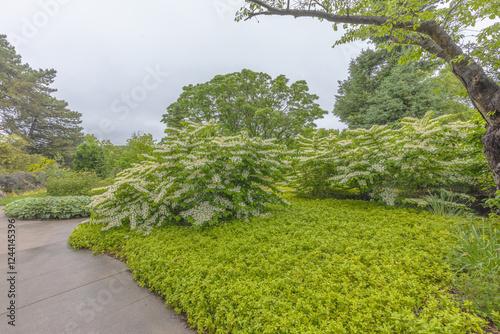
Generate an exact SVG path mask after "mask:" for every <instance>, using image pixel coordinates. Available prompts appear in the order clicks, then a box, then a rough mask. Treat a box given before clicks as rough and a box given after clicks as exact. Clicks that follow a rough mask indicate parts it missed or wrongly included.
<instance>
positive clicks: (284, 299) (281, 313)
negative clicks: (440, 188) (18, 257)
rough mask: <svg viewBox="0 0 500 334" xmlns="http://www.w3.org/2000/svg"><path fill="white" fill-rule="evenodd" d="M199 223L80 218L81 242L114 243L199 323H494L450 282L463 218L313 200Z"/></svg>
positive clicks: (456, 329) (462, 329)
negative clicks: (146, 229) (141, 226)
mask: <svg viewBox="0 0 500 334" xmlns="http://www.w3.org/2000/svg"><path fill="white" fill-rule="evenodd" d="M290 202H291V204H292V205H290V206H286V207H283V208H280V209H279V211H278V212H276V213H275V214H273V215H272V216H270V217H267V218H256V217H251V218H250V222H249V223H247V222H245V221H244V220H237V221H234V222H232V223H231V224H222V225H219V226H214V227H212V228H210V229H203V230H201V231H196V230H193V229H191V228H188V227H185V226H163V227H161V228H155V229H153V230H152V231H151V232H150V233H149V234H148V235H146V236H144V235H142V234H138V233H133V232H131V230H130V229H129V227H127V226H120V227H117V228H113V229H110V230H106V231H102V230H101V227H102V225H99V224H80V225H79V227H78V228H77V229H75V230H74V231H73V233H72V234H71V236H70V238H69V243H70V245H71V246H72V247H74V248H82V247H83V248H92V249H93V250H94V251H95V252H113V253H116V254H118V255H119V256H121V257H122V258H126V259H127V266H128V267H129V268H130V269H131V270H132V272H133V275H134V277H135V278H136V279H137V280H138V281H139V284H140V285H142V286H148V287H149V288H150V289H151V290H152V291H156V292H157V293H159V294H161V295H162V296H164V298H165V300H166V303H167V304H168V305H171V306H173V307H174V308H175V310H176V311H177V312H185V313H186V315H187V318H188V321H189V323H190V324H191V325H192V326H196V327H197V329H198V331H199V333H215V332H217V333H233V334H238V333H272V334H280V333H297V334H299V333H300V334H303V333H467V332H482V330H481V328H482V327H483V326H484V325H485V323H486V322H485V321H484V320H483V319H481V318H479V317H478V316H477V315H475V314H474V313H470V312H468V311H467V310H465V309H462V308H461V307H460V305H459V302H458V301H457V300H455V298H454V297H453V295H451V294H449V293H448V291H449V290H450V289H451V287H452V286H453V283H454V276H455V274H454V272H453V270H452V269H451V267H450V266H449V265H448V264H447V263H446V262H445V261H444V260H445V256H446V254H447V252H448V249H449V247H450V246H451V245H452V244H453V237H452V235H451V233H450V225H452V224H454V223H455V222H456V220H455V219H454V218H446V217H440V216H437V215H433V214H430V213H428V212H425V211H421V212H419V211H417V210H408V209H400V208H398V209H395V208H391V209H387V208H385V207H384V206H381V205H377V204H374V203H369V202H362V201H354V200H343V201H340V200H304V199H294V198H291V199H290Z"/></svg>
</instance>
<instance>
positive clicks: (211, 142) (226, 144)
mask: <svg viewBox="0 0 500 334" xmlns="http://www.w3.org/2000/svg"><path fill="white" fill-rule="evenodd" d="M184 125H185V129H183V130H180V129H174V128H171V129H169V131H170V132H171V133H172V135H170V136H167V137H166V138H165V139H164V140H165V142H166V144H164V145H161V146H158V147H157V149H156V150H155V151H153V153H152V156H145V157H146V158H147V160H145V161H143V162H142V163H141V164H137V165H136V166H134V167H133V168H130V169H126V170H124V171H123V172H121V173H120V174H119V175H118V177H117V179H116V182H115V183H114V184H113V185H111V186H109V187H107V188H106V191H105V192H104V193H103V194H101V195H97V196H95V197H94V200H93V202H92V204H91V206H90V207H91V208H92V209H93V210H94V214H93V216H92V218H91V219H90V221H91V222H95V223H100V222H104V223H106V224H107V228H111V227H114V226H119V225H121V224H122V223H129V224H130V227H131V228H132V229H135V228H136V227H138V228H139V229H141V230H146V231H148V230H150V229H151V228H152V227H153V226H155V225H161V224H168V223H181V224H194V225H204V224H215V223H217V222H218V221H224V220H228V219H230V218H234V217H236V218H248V217H249V216H261V215H265V214H266V212H267V211H268V207H267V206H266V204H267V203H283V201H282V199H281V197H280V196H279V195H277V194H276V193H273V192H272V191H274V192H278V190H277V189H276V187H275V185H276V182H279V181H283V180H284V172H285V169H286V164H285V163H284V162H283V161H282V160H283V159H284V157H285V156H286V153H287V152H286V150H285V148H284V147H283V146H280V145H278V144H275V143H274V142H273V140H262V139H260V138H250V137H249V136H248V135H247V134H246V133H242V134H240V135H239V136H234V137H223V136H221V133H220V128H219V127H218V126H217V125H216V124H215V123H214V122H211V123H205V124H203V125H197V124H195V123H185V124H184ZM263 187H268V188H269V189H270V190H264V189H262V188H263ZM271 190H272V191H271Z"/></svg>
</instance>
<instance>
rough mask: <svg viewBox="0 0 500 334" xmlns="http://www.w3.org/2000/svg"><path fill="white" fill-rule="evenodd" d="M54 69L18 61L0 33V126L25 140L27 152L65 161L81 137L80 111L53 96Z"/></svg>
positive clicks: (17, 56)
mask: <svg viewBox="0 0 500 334" xmlns="http://www.w3.org/2000/svg"><path fill="white" fill-rule="evenodd" d="M55 76H56V71H55V70H53V69H50V70H42V69H39V70H34V69H32V68H31V67H30V66H29V65H28V64H23V63H22V62H21V57H20V56H19V55H18V54H17V53H16V51H15V49H14V47H12V46H11V45H10V44H9V42H8V41H7V38H6V36H5V35H0V116H1V121H0V127H1V128H2V130H3V131H5V132H6V133H7V134H9V135H12V134H14V135H17V136H20V137H21V138H23V139H24V140H26V141H27V143H28V147H29V150H30V153H38V154H42V155H44V156H47V157H56V156H58V155H61V156H63V157H64V158H65V159H66V160H67V162H69V160H70V158H71V154H72V153H73V152H74V149H75V148H76V146H77V145H78V144H79V143H80V142H81V141H82V139H83V135H82V133H81V130H82V128H81V127H80V125H79V124H80V123H81V122H82V121H81V119H80V117H81V114H80V113H78V112H76V111H72V110H69V109H68V108H67V107H68V104H67V103H66V102H65V101H62V100H58V99H56V98H55V97H53V96H52V94H53V93H54V92H55V91H56V89H54V88H51V87H50V85H51V84H52V83H53V82H54V79H55Z"/></svg>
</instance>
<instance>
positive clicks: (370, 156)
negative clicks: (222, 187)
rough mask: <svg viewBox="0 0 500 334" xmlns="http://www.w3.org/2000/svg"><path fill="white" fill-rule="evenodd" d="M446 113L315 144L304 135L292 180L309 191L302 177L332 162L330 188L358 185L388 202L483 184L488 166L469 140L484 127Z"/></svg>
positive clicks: (326, 173)
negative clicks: (447, 119) (455, 119)
mask: <svg viewBox="0 0 500 334" xmlns="http://www.w3.org/2000/svg"><path fill="white" fill-rule="evenodd" d="M447 117H449V116H441V117H438V118H434V119H433V118H432V112H428V113H427V114H426V115H425V116H424V117H423V118H422V119H416V118H404V119H403V120H402V121H401V128H399V129H391V128H390V127H387V126H373V127H372V128H371V129H355V130H348V131H346V133H344V134H342V135H341V136H337V135H330V136H329V137H328V138H323V139H321V140H319V141H317V143H315V145H312V144H313V142H314V139H306V138H300V144H301V146H302V150H301V156H300V158H299V162H298V168H297V172H296V173H295V175H294V177H293V178H292V181H293V182H295V184H298V186H299V187H300V188H302V189H304V188H305V189H307V187H308V185H307V183H304V182H302V183H301V182H300V181H301V180H302V181H303V180H305V178H304V176H303V175H305V174H307V173H308V171H310V170H311V166H314V165H315V164H316V165H321V166H323V167H325V166H331V167H330V168H329V169H328V171H326V172H324V174H325V175H328V180H329V182H330V185H331V186H348V187H353V188H358V189H359V190H360V191H361V192H364V193H368V194H370V196H371V197H372V198H375V199H380V200H382V201H383V202H385V203H386V204H389V205H394V204H395V203H397V202H398V201H408V202H414V203H419V204H423V202H422V200H421V199H419V198H422V197H423V196H424V195H426V194H427V193H428V192H429V191H431V190H434V189H456V190H457V191H460V192H461V193H463V194H465V193H467V192H468V191H470V190H471V189H477V188H479V187H480V183H481V181H482V180H481V175H483V172H484V170H486V169H487V166H486V160H485V159H484V157H483V156H482V154H481V151H480V150H479V149H478V146H477V145H475V144H474V143H473V142H472V141H471V140H469V138H470V137H473V136H474V135H475V133H477V132H478V131H480V128H479V127H480V126H479V125H476V124H474V123H472V122H451V123H444V122H443V121H444V120H445V119H446V118H447ZM323 177H324V176H323ZM309 183H310V182H309ZM464 197H467V196H466V195H464Z"/></svg>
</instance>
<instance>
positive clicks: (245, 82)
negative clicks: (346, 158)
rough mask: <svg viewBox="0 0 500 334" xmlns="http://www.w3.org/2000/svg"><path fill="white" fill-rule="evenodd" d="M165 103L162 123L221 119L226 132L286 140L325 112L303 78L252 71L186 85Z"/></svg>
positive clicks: (173, 125) (178, 124) (218, 76)
mask: <svg viewBox="0 0 500 334" xmlns="http://www.w3.org/2000/svg"><path fill="white" fill-rule="evenodd" d="M183 90H184V92H183V93H182V94H181V96H180V97H179V99H178V100H177V101H176V102H174V103H173V104H171V105H170V106H169V107H168V108H167V113H166V114H164V115H163V119H162V122H163V123H166V124H167V126H170V127H179V126H181V122H182V121H184V120H190V121H195V122H203V121H210V120H217V121H218V122H219V123H220V124H221V125H222V131H223V132H224V133H225V134H228V135H232V134H237V133H239V132H240V131H247V132H248V133H249V135H250V136H252V137H255V136H260V137H262V138H265V139H268V138H276V140H277V141H278V142H279V141H287V140H289V139H290V138H292V137H294V136H295V135H297V134H299V133H301V131H302V130H303V129H304V128H308V127H315V126H316V125H315V124H314V121H315V120H317V119H319V118H322V117H323V115H324V114H326V113H327V111H325V110H322V109H321V108H320V107H319V105H318V104H317V103H315V101H316V100H317V99H318V97H317V96H316V95H313V94H309V93H308V91H309V88H308V87H307V83H306V82H305V81H303V80H301V81H297V82H294V83H292V84H289V79H287V78H286V77H285V76H284V75H280V76H278V77H276V78H272V77H271V76H270V75H268V74H265V73H257V72H253V71H250V70H246V69H244V70H242V71H241V72H235V73H230V74H226V75H217V76H215V77H214V78H213V79H212V80H210V81H209V82H206V83H203V84H198V85H194V86H193V85H189V86H186V87H184V88H183Z"/></svg>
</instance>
